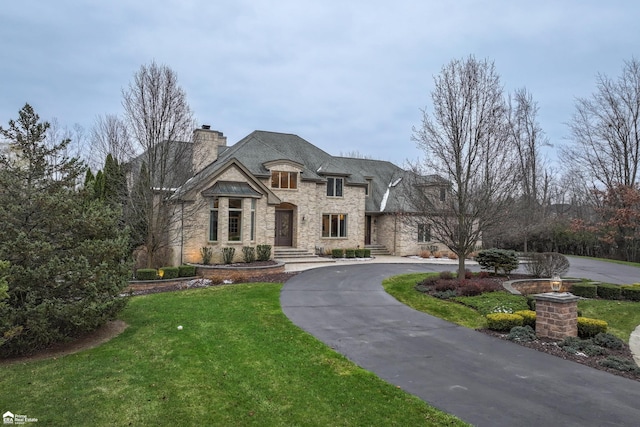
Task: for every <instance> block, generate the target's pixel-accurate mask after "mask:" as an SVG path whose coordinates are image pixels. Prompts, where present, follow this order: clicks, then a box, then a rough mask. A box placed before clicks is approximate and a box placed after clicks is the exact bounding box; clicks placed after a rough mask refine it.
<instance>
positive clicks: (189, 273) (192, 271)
mask: <svg viewBox="0 0 640 427" xmlns="http://www.w3.org/2000/svg"><path fill="white" fill-rule="evenodd" d="M195 275H196V266H195V265H181V266H178V277H193V276H195Z"/></svg>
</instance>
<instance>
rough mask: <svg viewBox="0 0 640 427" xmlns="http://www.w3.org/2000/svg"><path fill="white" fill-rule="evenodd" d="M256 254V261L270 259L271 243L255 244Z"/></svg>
mask: <svg viewBox="0 0 640 427" xmlns="http://www.w3.org/2000/svg"><path fill="white" fill-rule="evenodd" d="M256 256H257V258H258V261H269V260H270V259H271V245H258V246H256Z"/></svg>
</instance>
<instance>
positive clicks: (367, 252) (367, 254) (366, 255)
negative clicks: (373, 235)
mask: <svg viewBox="0 0 640 427" xmlns="http://www.w3.org/2000/svg"><path fill="white" fill-rule="evenodd" d="M363 251H364V252H363V254H362V257H363V258H371V249H366V248H365V249H363Z"/></svg>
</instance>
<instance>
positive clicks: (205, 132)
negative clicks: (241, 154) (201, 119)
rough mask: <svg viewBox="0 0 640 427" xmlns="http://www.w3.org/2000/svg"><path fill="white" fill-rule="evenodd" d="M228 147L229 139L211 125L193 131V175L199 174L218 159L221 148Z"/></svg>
mask: <svg viewBox="0 0 640 427" xmlns="http://www.w3.org/2000/svg"><path fill="white" fill-rule="evenodd" d="M226 146H227V137H226V136H224V135H223V134H222V132H218V131H217V130H212V129H211V126H209V125H202V128H200V129H196V130H194V131H193V160H192V166H193V173H198V172H200V171H201V170H202V169H204V168H205V167H206V166H207V165H208V164H210V163H212V162H214V161H215V160H216V159H217V158H218V152H219V151H220V147H226Z"/></svg>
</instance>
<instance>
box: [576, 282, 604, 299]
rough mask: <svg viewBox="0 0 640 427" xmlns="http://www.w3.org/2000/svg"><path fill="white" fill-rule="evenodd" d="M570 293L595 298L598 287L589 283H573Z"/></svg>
mask: <svg viewBox="0 0 640 427" xmlns="http://www.w3.org/2000/svg"><path fill="white" fill-rule="evenodd" d="M571 293H572V294H574V295H577V296H579V297H583V298H595V297H596V296H598V287H597V286H596V285H593V284H591V283H574V284H573V285H571Z"/></svg>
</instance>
